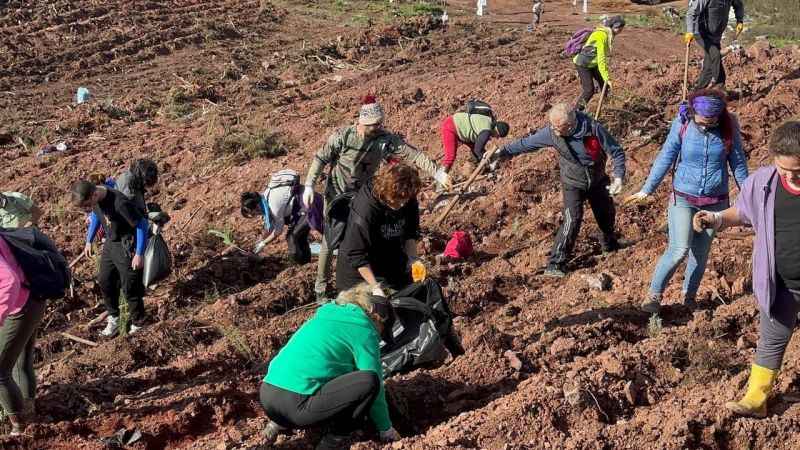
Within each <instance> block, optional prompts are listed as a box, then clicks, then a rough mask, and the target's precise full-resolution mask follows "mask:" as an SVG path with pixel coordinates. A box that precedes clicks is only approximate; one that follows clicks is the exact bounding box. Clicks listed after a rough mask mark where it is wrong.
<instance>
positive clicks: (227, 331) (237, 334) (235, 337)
mask: <svg viewBox="0 0 800 450" xmlns="http://www.w3.org/2000/svg"><path fill="white" fill-rule="evenodd" d="M219 329H220V331H221V332H222V335H223V336H225V339H227V340H228V342H230V343H231V345H232V346H233V348H234V349H235V350H236V352H237V353H239V354H240V355H241V356H242V357H243V358H245V359H246V360H247V361H248V362H253V361H255V360H256V356H255V353H253V350H252V349H251V348H250V345H249V344H248V343H247V339H246V338H245V336H244V335H242V332H241V331H239V328H237V327H236V326H235V325H227V326H226V325H223V326H220V327H219Z"/></svg>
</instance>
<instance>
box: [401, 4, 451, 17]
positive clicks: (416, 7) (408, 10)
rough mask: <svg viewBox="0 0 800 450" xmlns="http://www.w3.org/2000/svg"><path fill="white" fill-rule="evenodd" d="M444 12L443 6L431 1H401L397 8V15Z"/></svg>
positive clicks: (439, 14) (424, 14) (432, 14)
mask: <svg viewBox="0 0 800 450" xmlns="http://www.w3.org/2000/svg"><path fill="white" fill-rule="evenodd" d="M443 12H444V10H442V8H441V6H439V5H434V4H431V3H429V2H413V3H401V4H400V5H398V6H397V8H396V9H395V15H397V16H400V17H414V16H441V15H442V13H443Z"/></svg>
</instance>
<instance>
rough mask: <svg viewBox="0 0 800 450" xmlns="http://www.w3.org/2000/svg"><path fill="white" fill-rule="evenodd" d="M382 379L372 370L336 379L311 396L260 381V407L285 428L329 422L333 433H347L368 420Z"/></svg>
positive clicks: (304, 426) (360, 371)
mask: <svg viewBox="0 0 800 450" xmlns="http://www.w3.org/2000/svg"><path fill="white" fill-rule="evenodd" d="M380 383H381V380H380V378H379V377H378V374H377V373H375V372H373V371H370V370H359V371H356V372H351V373H348V374H346V375H342V376H340V377H338V378H334V379H333V380H331V381H329V382H328V383H327V384H325V385H324V386H322V387H321V388H320V389H319V390H318V391H317V392H315V393H314V394H312V395H302V394H297V393H295V392H292V391H288V390H286V389H282V388H279V387H277V386H273V385H271V384H269V383H266V382H265V383H261V395H260V397H261V406H263V407H264V411H266V413H267V416H269V418H270V420H272V421H273V422H275V423H277V424H278V425H280V426H282V427H286V428H306V427H310V426H313V425H321V424H325V423H329V424H330V425H331V430H330V431H331V432H332V433H334V434H338V435H347V434H350V433H351V432H353V431H354V430H356V429H357V428H359V427H360V425H361V424H362V423H363V422H364V420H365V419H366V416H367V414H368V413H369V409H370V408H371V407H372V403H373V402H374V401H375V397H377V396H378V391H379V390H380Z"/></svg>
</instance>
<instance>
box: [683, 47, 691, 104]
mask: <svg viewBox="0 0 800 450" xmlns="http://www.w3.org/2000/svg"><path fill="white" fill-rule="evenodd" d="M691 45H692V43H691V42H689V43H687V44H686V56H685V57H684V59H683V101H686V94H687V89H689V50H690V47H691Z"/></svg>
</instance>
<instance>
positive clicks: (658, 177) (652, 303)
mask: <svg viewBox="0 0 800 450" xmlns="http://www.w3.org/2000/svg"><path fill="white" fill-rule="evenodd" d="M673 167H674V173H673V180H672V182H673V186H672V187H673V189H672V190H673V193H672V195H671V196H670V201H669V208H668V210H667V216H668V227H669V245H668V247H667V249H666V251H664V254H663V255H661V258H660V259H659V260H658V264H657V265H656V270H655V273H654V274H653V279H652V281H651V282H650V292H649V294H648V296H647V298H646V299H645V300H644V302H642V305H641V308H642V310H643V311H646V312H648V313H658V312H659V310H660V305H661V297H662V294H663V292H664V289H665V287H666V285H667V283H668V282H669V280H670V278H672V275H673V274H674V273H675V270H676V269H677V268H678V265H679V264H680V263H681V262H682V261H683V260H684V258H686V257H687V256H688V262H687V263H686V272H685V276H684V280H683V302H684V304H687V305H690V306H691V305H692V304H693V303H694V300H695V296H696V294H697V289H698V287H699V286H700V280H701V279H702V278H703V272H704V271H705V268H706V261H707V260H708V252H709V248H710V247H711V241H712V240H713V239H714V232H713V231H712V230H706V231H704V232H702V233H697V232H695V231H694V230H693V229H692V218H693V217H694V215H695V214H696V213H697V212H698V211H699V210H700V209H703V210H707V211H722V210H724V209H726V208H727V207H728V205H729V198H728V167H730V169H731V172H732V173H733V176H734V177H735V179H736V182H737V184H739V185H741V184H742V183H744V180H745V179H746V178H747V160H746V158H745V154H744V151H743V150H742V136H741V134H740V132H739V125H738V123H737V122H736V119H735V118H734V117H733V115H731V114H730V113H729V112H728V110H727V104H726V103H725V97H724V95H723V94H722V93H720V92H718V91H714V90H708V89H702V90H699V91H696V92H694V93H692V95H690V96H689V99H688V100H687V102H686V103H685V104H683V105H681V111H680V113H679V115H678V117H676V118H675V120H673V121H672V127H671V129H670V131H669V136H668V137H667V141H666V142H665V143H664V145H663V146H662V147H661V151H660V152H659V154H658V156H657V157H656V159H655V162H653V167H652V168H651V169H650V175H649V176H648V177H647V181H646V182H645V184H644V186H643V187H642V189H641V190H640V191H639V192H638V193H636V194H633V195H632V196H630V197H628V198H627V199H626V200H625V203H626V204H632V203H636V202H639V201H642V200H644V199H646V198H647V197H649V196H650V195H651V194H652V193H653V192H654V191H655V190H656V188H658V185H659V184H661V181H662V180H663V179H664V176H665V175H666V174H667V172H668V171H670V169H671V168H673Z"/></svg>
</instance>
